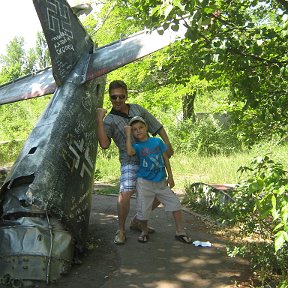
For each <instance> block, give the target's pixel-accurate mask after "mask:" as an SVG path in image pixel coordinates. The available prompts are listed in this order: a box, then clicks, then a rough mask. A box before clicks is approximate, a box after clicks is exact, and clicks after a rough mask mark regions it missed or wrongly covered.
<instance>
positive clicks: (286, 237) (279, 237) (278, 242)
mask: <svg viewBox="0 0 288 288" xmlns="http://www.w3.org/2000/svg"><path fill="white" fill-rule="evenodd" d="M285 241H287V242H288V234H287V233H286V232H285V231H279V232H278V233H277V234H276V235H275V241H274V244H275V252H277V251H278V250H280V249H281V248H282V246H283V245H284V243H285Z"/></svg>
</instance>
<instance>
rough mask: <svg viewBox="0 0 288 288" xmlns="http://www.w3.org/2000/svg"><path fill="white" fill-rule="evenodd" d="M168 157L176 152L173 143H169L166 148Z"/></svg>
mask: <svg viewBox="0 0 288 288" xmlns="http://www.w3.org/2000/svg"><path fill="white" fill-rule="evenodd" d="M166 153H167V156H168V158H170V157H171V156H172V155H173V154H174V150H173V147H172V145H171V144H168V145H167V150H166Z"/></svg>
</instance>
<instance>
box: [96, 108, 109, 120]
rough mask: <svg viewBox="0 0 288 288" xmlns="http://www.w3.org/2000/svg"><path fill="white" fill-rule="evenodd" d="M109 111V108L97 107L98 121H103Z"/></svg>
mask: <svg viewBox="0 0 288 288" xmlns="http://www.w3.org/2000/svg"><path fill="white" fill-rule="evenodd" d="M106 113H107V110H106V109H104V108H97V110H96V118H97V120H98V121H102V120H103V119H104V117H105V115H106Z"/></svg>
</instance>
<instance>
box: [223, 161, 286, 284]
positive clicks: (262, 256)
mask: <svg viewBox="0 0 288 288" xmlns="http://www.w3.org/2000/svg"><path fill="white" fill-rule="evenodd" d="M239 172H240V173H241V176H242V178H243V177H245V180H242V182H240V184H239V185H238V186H237V187H236V189H234V190H233V194H232V197H233V199H234V200H235V202H231V203H229V204H228V205H227V207H226V208H225V210H226V212H229V215H232V217H231V218H230V219H226V221H228V222H230V223H231V224H237V226H238V227H240V231H241V234H242V235H243V236H249V237H251V238H252V239H255V240H256V239H257V241H255V242H254V241H252V242H250V243H248V242H247V243H243V244H242V245H240V247H241V246H242V247H241V249H240V250H241V251H242V254H243V255H245V256H247V257H249V258H250V261H251V264H252V267H253V268H254V269H255V270H258V271H262V272H263V271H265V272H266V273H264V274H263V279H262V280H265V278H268V277H269V275H270V273H271V272H272V273H274V274H277V275H281V277H284V279H285V278H286V280H287V276H288V274H287V271H288V224H287V219H288V178H287V175H288V173H287V171H285V170H284V168H283V165H282V164H281V163H275V162H274V161H273V160H271V159H270V157H269V156H267V155H266V156H263V157H261V156H259V157H257V158H255V159H254V160H253V161H252V162H251V164H250V166H242V167H240V168H239ZM238 248H239V247H238ZM238 248H236V249H238Z"/></svg>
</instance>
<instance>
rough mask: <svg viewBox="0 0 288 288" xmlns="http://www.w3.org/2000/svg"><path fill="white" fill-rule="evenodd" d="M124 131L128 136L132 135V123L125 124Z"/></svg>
mask: <svg viewBox="0 0 288 288" xmlns="http://www.w3.org/2000/svg"><path fill="white" fill-rule="evenodd" d="M124 131H125V134H126V136H127V137H128V136H130V135H131V131H132V127H131V126H130V125H125V126H124Z"/></svg>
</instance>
